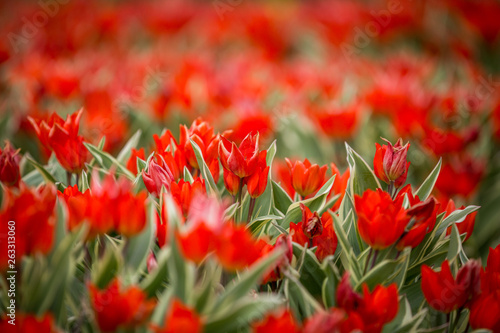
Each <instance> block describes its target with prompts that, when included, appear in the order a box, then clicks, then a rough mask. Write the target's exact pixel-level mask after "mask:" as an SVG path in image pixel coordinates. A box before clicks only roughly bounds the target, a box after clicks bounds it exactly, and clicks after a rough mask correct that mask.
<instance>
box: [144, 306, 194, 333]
mask: <svg viewBox="0 0 500 333" xmlns="http://www.w3.org/2000/svg"><path fill="white" fill-rule="evenodd" d="M153 330H154V332H156V333H177V332H183V333H198V332H202V330H203V322H202V320H201V318H200V316H199V315H198V314H197V313H196V311H195V310H194V309H192V308H190V307H188V306H186V305H184V304H183V303H182V302H181V301H180V300H178V299H174V300H173V301H172V304H171V305H170V308H169V310H168V311H167V313H166V314H165V323H164V325H163V327H157V326H153Z"/></svg>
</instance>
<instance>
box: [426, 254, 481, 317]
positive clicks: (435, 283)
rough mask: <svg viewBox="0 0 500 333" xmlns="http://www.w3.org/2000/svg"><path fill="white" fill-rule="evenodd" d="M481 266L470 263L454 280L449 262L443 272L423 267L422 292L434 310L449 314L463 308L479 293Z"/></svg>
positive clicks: (444, 263)
mask: <svg viewBox="0 0 500 333" xmlns="http://www.w3.org/2000/svg"><path fill="white" fill-rule="evenodd" d="M480 268H481V265H480V264H478V263H477V262H474V261H472V260H471V261H469V262H468V263H467V264H466V265H464V266H463V267H462V268H460V270H459V271H458V273H457V278H456V279H454V278H453V275H452V274H451V270H450V265H449V263H448V260H445V261H444V262H443V263H442V264H441V271H440V272H434V271H433V270H432V269H431V268H430V267H429V266H427V265H423V266H422V291H423V293H424V296H425V299H426V300H427V302H428V303H429V305H430V306H431V307H433V308H434V309H436V310H438V311H441V312H444V313H449V312H451V311H453V310H456V309H458V308H460V307H462V306H463V305H464V304H465V302H466V301H467V300H468V299H469V298H470V297H471V296H473V295H474V294H475V293H476V292H477V291H476V289H477V286H478V283H479V271H480Z"/></svg>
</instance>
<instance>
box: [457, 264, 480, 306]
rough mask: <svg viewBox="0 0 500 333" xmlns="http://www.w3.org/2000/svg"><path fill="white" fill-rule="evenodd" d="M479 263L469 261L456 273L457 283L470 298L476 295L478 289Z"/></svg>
mask: <svg viewBox="0 0 500 333" xmlns="http://www.w3.org/2000/svg"><path fill="white" fill-rule="evenodd" d="M480 274H481V262H480V261H479V260H474V259H471V260H469V261H467V263H466V264H465V265H463V266H462V267H461V268H460V269H459V270H458V273H457V283H458V284H459V285H461V286H463V288H464V290H467V291H468V292H469V295H470V297H471V298H473V297H474V296H476V295H478V294H479V293H480V291H481V288H480Z"/></svg>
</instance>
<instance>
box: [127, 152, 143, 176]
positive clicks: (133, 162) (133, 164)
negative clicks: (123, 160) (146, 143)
mask: <svg viewBox="0 0 500 333" xmlns="http://www.w3.org/2000/svg"><path fill="white" fill-rule="evenodd" d="M138 158H140V159H142V160H145V159H146V156H145V153H144V148H141V149H139V150H137V149H135V148H132V150H131V153H130V157H129V159H128V161H127V165H126V167H127V169H128V170H129V171H130V172H132V173H133V174H134V175H137V159H138Z"/></svg>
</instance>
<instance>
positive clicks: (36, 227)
mask: <svg viewBox="0 0 500 333" xmlns="http://www.w3.org/2000/svg"><path fill="white" fill-rule="evenodd" d="M56 194H57V191H56V188H55V187H54V186H53V185H51V184H49V185H45V186H43V187H41V188H39V189H34V188H30V187H28V186H27V185H25V184H24V183H20V186H19V188H7V190H6V191H5V197H4V198H3V205H2V209H1V211H0V250H1V251H0V270H4V269H6V268H7V263H8V260H9V259H15V264H16V265H17V264H20V263H21V259H22V257H23V256H26V255H31V254H34V253H42V254H46V253H48V252H49V251H50V250H51V248H52V243H53V240H54V227H55V223H56V215H55V211H54V208H55V204H56ZM9 221H13V223H12V222H9ZM10 230H14V231H15V239H13V238H12V237H9V236H10V235H9V231H10ZM12 241H13V242H14V243H12ZM9 243H10V244H15V255H13V256H12V252H10V251H8V249H11V248H10V247H9V246H8V244H9ZM9 254H10V256H9Z"/></svg>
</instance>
